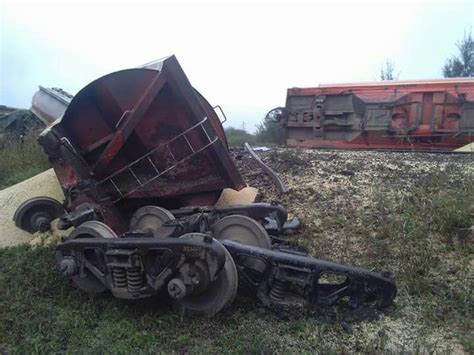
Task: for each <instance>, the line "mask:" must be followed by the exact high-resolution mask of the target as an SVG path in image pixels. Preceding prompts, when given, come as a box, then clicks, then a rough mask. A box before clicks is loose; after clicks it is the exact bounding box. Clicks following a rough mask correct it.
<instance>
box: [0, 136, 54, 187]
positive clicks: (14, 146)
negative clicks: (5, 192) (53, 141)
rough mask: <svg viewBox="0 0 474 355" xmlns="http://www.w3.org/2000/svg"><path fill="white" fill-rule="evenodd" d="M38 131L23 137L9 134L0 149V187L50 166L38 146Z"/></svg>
mask: <svg viewBox="0 0 474 355" xmlns="http://www.w3.org/2000/svg"><path fill="white" fill-rule="evenodd" d="M38 134H39V132H38V131H31V132H29V133H27V134H26V135H25V136H24V137H23V138H21V137H18V136H13V135H12V136H11V137H9V138H8V140H7V141H6V142H5V143H4V146H3V148H1V149H0V189H3V188H5V187H8V186H10V185H13V184H16V183H18V182H20V181H23V180H25V179H28V178H30V177H32V176H34V175H36V174H38V173H40V172H42V171H44V170H47V169H49V168H50V166H51V165H50V164H49V162H48V158H47V157H46V154H44V152H43V149H42V148H41V147H40V146H39V144H38V141H37V138H38Z"/></svg>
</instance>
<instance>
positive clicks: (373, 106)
mask: <svg viewBox="0 0 474 355" xmlns="http://www.w3.org/2000/svg"><path fill="white" fill-rule="evenodd" d="M269 115H270V116H271V118H273V119H274V120H277V121H278V122H280V123H281V124H282V125H283V127H284V128H285V130H286V145H287V146H289V147H307V148H336V149H390V150H422V151H451V150H453V149H456V148H458V147H461V146H463V145H466V144H468V143H471V142H473V141H474V79H472V78H453V79H442V80H432V81H382V82H375V83H358V84H331V85H320V86H319V87H314V88H291V89H288V92H287V98H286V106H285V107H284V108H277V109H274V110H272V111H270V113H269Z"/></svg>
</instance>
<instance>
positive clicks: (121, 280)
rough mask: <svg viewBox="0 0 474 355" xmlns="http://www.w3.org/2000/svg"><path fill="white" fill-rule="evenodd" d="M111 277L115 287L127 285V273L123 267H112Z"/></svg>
mask: <svg viewBox="0 0 474 355" xmlns="http://www.w3.org/2000/svg"><path fill="white" fill-rule="evenodd" d="M112 277H113V279H114V285H115V287H121V288H122V287H127V274H126V272H125V269H124V268H123V267H116V268H113V269H112Z"/></svg>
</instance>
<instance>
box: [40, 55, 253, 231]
mask: <svg viewBox="0 0 474 355" xmlns="http://www.w3.org/2000/svg"><path fill="white" fill-rule="evenodd" d="M154 67H155V68H158V67H159V68H161V70H159V71H158V70H155V69H148V68H135V69H127V70H122V71H118V72H115V73H112V74H109V75H106V76H104V77H101V78H99V79H97V80H95V81H93V82H92V83H90V84H89V85H87V86H86V87H85V88H83V89H82V90H81V91H79V92H78V93H77V95H76V96H74V98H73V99H72V101H71V102H70V104H69V105H68V107H67V109H66V111H65V113H64V115H63V116H62V118H61V119H60V120H58V121H56V122H55V123H54V124H53V125H51V126H50V127H49V128H48V129H47V130H45V132H43V134H42V135H41V137H40V143H41V144H42V146H43V147H44V149H45V151H46V153H47V154H48V156H49V157H50V159H51V160H52V162H53V167H54V169H55V172H56V174H57V176H58V179H59V181H60V182H61V186H62V188H63V189H64V191H66V195H67V196H69V197H70V198H69V201H68V209H69V210H73V209H74V208H76V207H77V206H79V205H81V204H84V203H92V204H95V205H97V209H98V210H99V214H102V217H103V219H104V220H105V221H106V223H107V224H108V225H110V226H111V227H112V228H114V229H116V230H117V231H120V230H122V227H123V226H121V223H120V222H119V220H121V219H123V218H122V217H123V216H125V215H127V213H128V211H129V210H132V209H136V208H137V207H139V206H140V205H144V204H146V203H150V202H151V203H153V204H157V205H162V206H165V207H168V208H178V207H182V206H187V205H192V204H194V205H200V206H205V205H213V204H214V203H215V201H216V200H217V198H218V196H219V195H220V192H221V190H222V189H223V188H225V187H231V188H234V189H237V190H238V189H240V188H242V187H244V182H243V180H242V178H241V176H240V174H239V173H238V171H237V168H236V167H235V165H234V163H233V161H232V159H231V157H230V156H229V154H228V149H227V143H226V139H225V134H224V130H223V128H222V125H221V123H220V121H219V118H218V116H217V114H216V113H215V112H214V110H213V109H212V107H211V105H210V104H209V103H208V102H207V101H206V100H205V99H204V97H203V96H202V95H200V94H199V93H197V92H196V91H195V90H194V89H193V87H192V86H191V84H190V83H189V81H188V79H187V78H186V76H185V74H184V72H183V71H182V69H181V67H180V65H179V63H178V62H177V60H176V58H175V57H174V56H171V57H168V58H165V59H164V60H163V61H162V63H161V64H160V65H159V66H154ZM68 192H69V193H68ZM71 192H72V193H71Z"/></svg>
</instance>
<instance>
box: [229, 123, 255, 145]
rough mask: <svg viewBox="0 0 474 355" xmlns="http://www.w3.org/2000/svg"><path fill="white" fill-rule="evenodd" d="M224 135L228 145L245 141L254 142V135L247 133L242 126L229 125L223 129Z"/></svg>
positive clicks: (240, 143)
mask: <svg viewBox="0 0 474 355" xmlns="http://www.w3.org/2000/svg"><path fill="white" fill-rule="evenodd" d="M225 135H226V137H227V142H228V143H229V146H230V147H235V146H241V145H244V143H245V142H248V143H249V144H254V143H255V136H254V135H253V134H251V133H248V132H247V131H246V130H245V129H243V128H235V127H229V128H226V129H225Z"/></svg>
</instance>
